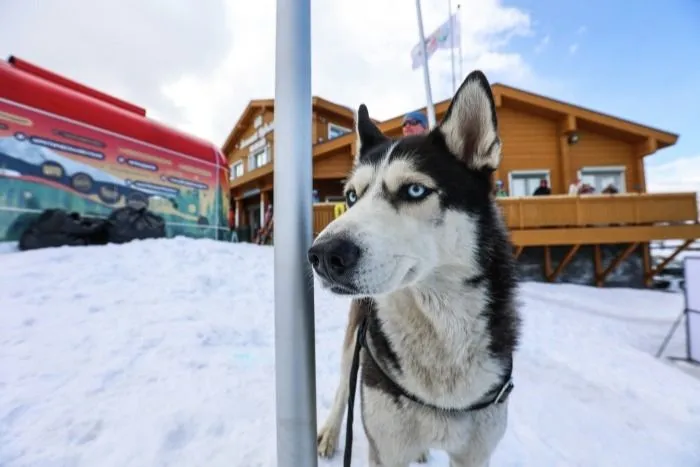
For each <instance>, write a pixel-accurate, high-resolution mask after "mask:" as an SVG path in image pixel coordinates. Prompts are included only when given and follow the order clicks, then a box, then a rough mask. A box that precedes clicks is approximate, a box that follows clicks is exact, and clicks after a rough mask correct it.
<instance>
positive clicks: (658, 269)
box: [644, 238, 695, 281]
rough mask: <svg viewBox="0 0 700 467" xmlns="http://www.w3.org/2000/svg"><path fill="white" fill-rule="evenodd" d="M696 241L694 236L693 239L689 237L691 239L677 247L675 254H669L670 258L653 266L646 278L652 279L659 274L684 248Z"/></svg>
mask: <svg viewBox="0 0 700 467" xmlns="http://www.w3.org/2000/svg"><path fill="white" fill-rule="evenodd" d="M694 241H695V239H694V238H691V239H689V240H686V241H685V242H684V243H683V244H682V245H681V246H679V247H678V248H677V249H676V251H674V252H673V254H672V255H671V256H669V257H668V258H666V259H665V260H663V261H662V262H661V263H660V264H659V265H658V266H656V268H652V269H651V271H649V273H648V274H647V275H646V277H645V278H644V279H645V280H649V281H651V279H652V278H653V277H654V276H655V275H657V274H658V273H660V272H661V271H663V270H664V269H665V268H666V266H668V263H670V262H671V261H673V260H674V258H675V257H676V256H678V255H679V254H681V253H682V252H683V250H685V249H686V248H688V247H689V246H690V245H691V244H692V243H693V242H694Z"/></svg>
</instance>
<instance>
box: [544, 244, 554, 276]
mask: <svg viewBox="0 0 700 467" xmlns="http://www.w3.org/2000/svg"><path fill="white" fill-rule="evenodd" d="M551 275H552V252H551V251H550V248H549V245H546V246H545V247H544V277H545V279H547V280H549V278H550V277H551ZM550 282H551V281H550Z"/></svg>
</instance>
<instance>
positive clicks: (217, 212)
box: [0, 99, 228, 241]
mask: <svg viewBox="0 0 700 467" xmlns="http://www.w3.org/2000/svg"><path fill="white" fill-rule="evenodd" d="M226 187H227V174H226V168H225V167H222V166H219V165H217V164H215V163H212V162H208V161H204V160H200V159H197V158H193V157H189V156H187V155H186V154H180V153H177V152H174V151H170V150H167V149H163V148H158V147H155V146H151V145H148V144H144V143H141V142H139V141H136V140H133V139H130V138H127V137H122V136H120V135H117V134H114V133H110V132H107V131H102V130H100V129H97V128H94V127H91V126H88V125H83V124H80V123H78V122H75V121H70V120H67V119H65V118H62V117H61V116H57V115H52V114H49V113H47V112H42V111H39V110H36V109H33V108H30V107H26V106H23V105H19V104H16V103H14V102H11V101H8V100H4V99H0V241H6V240H16V239H17V238H18V236H19V235H20V234H21V229H22V224H23V223H25V222H26V218H27V217H26V216H27V215H36V214H38V213H40V212H41V211H42V210H44V209H48V208H61V209H66V210H69V211H77V212H80V213H82V214H84V215H96V216H100V217H106V216H108V215H109V213H110V212H111V211H112V210H113V209H115V208H119V207H122V206H125V205H134V206H147V207H148V209H150V210H153V211H154V212H156V213H158V214H159V215H161V216H163V217H164V218H165V220H166V223H167V229H168V235H188V236H197V237H209V238H223V237H225V235H226V234H225V233H224V232H223V230H227V229H228V226H227V212H228V196H226V191H227V188H226ZM23 216H24V218H23ZM23 219H24V220H23Z"/></svg>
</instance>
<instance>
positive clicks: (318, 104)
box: [222, 96, 379, 154]
mask: <svg viewBox="0 0 700 467" xmlns="http://www.w3.org/2000/svg"><path fill="white" fill-rule="evenodd" d="M311 105H312V108H313V109H314V110H315V109H323V110H326V111H328V112H330V113H332V114H335V115H339V116H342V117H346V118H350V119H353V120H354V118H355V112H354V111H353V110H352V109H350V108H349V107H345V106H344V105H340V104H336V103H335V102H331V101H329V100H328V99H324V98H322V97H319V96H313V98H312V100H311ZM274 107H275V100H274V99H253V100H251V101H250V102H248V105H247V106H246V107H245V109H243V112H242V113H241V116H240V117H238V121H237V122H236V124H235V125H234V126H233V128H232V129H231V132H230V133H229V135H228V137H227V138H226V141H224V144H223V146H222V152H223V153H224V154H228V153H229V152H230V151H231V149H232V145H233V144H234V143H235V142H236V141H238V140H239V139H240V137H241V134H242V133H243V132H244V131H245V130H246V128H248V126H249V125H250V124H251V120H252V118H253V117H254V116H255V115H257V114H258V113H259V112H260V111H261V110H264V109H270V110H272V109H274ZM375 122H376V123H379V121H376V120H375Z"/></svg>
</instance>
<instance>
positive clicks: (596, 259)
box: [593, 244, 603, 287]
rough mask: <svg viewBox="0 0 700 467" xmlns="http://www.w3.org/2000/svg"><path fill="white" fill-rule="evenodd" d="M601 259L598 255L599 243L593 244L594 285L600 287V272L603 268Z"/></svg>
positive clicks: (601, 284) (601, 283)
mask: <svg viewBox="0 0 700 467" xmlns="http://www.w3.org/2000/svg"><path fill="white" fill-rule="evenodd" d="M602 263H603V261H602V259H601V255H600V245H598V244H596V245H594V246H593V267H594V269H595V285H596V287H602V286H603V282H602V281H601V280H600V279H599V278H600V273H601V272H602V270H603V264H602Z"/></svg>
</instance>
